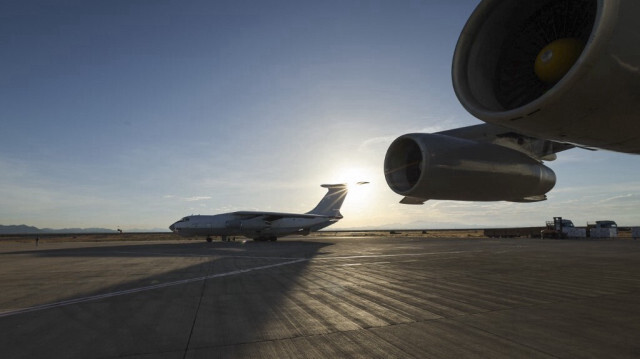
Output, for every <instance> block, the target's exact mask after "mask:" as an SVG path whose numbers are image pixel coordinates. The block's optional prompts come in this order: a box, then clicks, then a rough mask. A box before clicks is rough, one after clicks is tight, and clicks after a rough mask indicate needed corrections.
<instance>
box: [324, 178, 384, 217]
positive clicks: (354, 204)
mask: <svg viewBox="0 0 640 359" xmlns="http://www.w3.org/2000/svg"><path fill="white" fill-rule="evenodd" d="M374 176H375V173H374V170H373V169H368V168H360V167H348V168H342V169H339V170H338V171H336V172H335V174H334V175H333V176H331V178H332V183H346V184H347V188H348V190H349V192H348V194H347V198H346V200H345V203H344V205H343V209H344V211H345V213H346V212H347V211H349V212H361V211H363V210H364V209H366V208H367V207H368V206H370V205H371V193H372V190H371V185H370V184H369V181H371V179H372V178H374Z"/></svg>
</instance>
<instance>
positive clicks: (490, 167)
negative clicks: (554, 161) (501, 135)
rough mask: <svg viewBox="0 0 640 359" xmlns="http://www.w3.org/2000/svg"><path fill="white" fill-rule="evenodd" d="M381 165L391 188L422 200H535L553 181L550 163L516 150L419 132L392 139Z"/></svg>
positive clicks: (543, 193) (541, 195) (543, 196)
mask: <svg viewBox="0 0 640 359" xmlns="http://www.w3.org/2000/svg"><path fill="white" fill-rule="evenodd" d="M384 171H385V177H386V180H387V184H388V185H389V187H391V189H392V190H393V191H394V192H396V193H398V194H400V195H403V196H407V197H415V198H420V199H423V200H427V199H441V200H459V201H514V202H531V201H539V200H544V199H546V197H545V193H547V192H549V191H550V190H551V189H552V188H553V186H554V185H555V181H556V176H555V173H554V172H553V171H552V170H551V169H550V168H548V167H546V166H545V165H543V164H541V163H540V162H538V161H536V160H534V159H532V158H531V157H529V156H527V155H525V154H523V153H521V152H518V151H515V150H512V149H509V148H506V147H502V146H499V145H494V144H490V143H478V142H475V141H470V140H466V139H460V138H456V137H451V136H446V135H440V134H423V133H411V134H407V135H403V136H400V137H398V138H397V139H396V140H395V141H393V143H392V144H391V146H389V149H388V150H387V154H386V157H385V160H384Z"/></svg>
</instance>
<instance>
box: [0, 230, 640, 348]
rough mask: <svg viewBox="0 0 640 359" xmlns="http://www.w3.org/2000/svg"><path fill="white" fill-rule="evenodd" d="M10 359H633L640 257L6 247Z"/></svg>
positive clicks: (379, 247)
mask: <svg viewBox="0 0 640 359" xmlns="http://www.w3.org/2000/svg"><path fill="white" fill-rule="evenodd" d="M0 333H1V335H0V353H1V356H2V357H3V358H337V357H342V358H453V357H456V358H461V357H466V358H483V357H484V358H638V357H640V241H634V240H537V239H499V240H498V239H453V238H451V239H446V238H443V239H434V238H411V237H394V238H390V237H388V238H385V237H374V238H358V237H354V238H343V237H313V236H310V237H304V238H303V237H300V238H282V239H281V240H279V241H278V242H275V243H270V242H251V241H249V242H246V243H241V242H230V243H222V242H213V243H206V242H200V241H178V240H176V241H157V242H100V243H86V242H85V243H82V242H60V243H54V242H45V243H42V242H41V243H40V244H39V246H38V247H37V248H36V247H35V245H34V244H33V243H28V244H27V243H0Z"/></svg>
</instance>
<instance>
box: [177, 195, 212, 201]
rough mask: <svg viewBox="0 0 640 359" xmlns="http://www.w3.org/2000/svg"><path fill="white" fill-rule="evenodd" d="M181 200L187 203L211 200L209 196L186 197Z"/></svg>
mask: <svg viewBox="0 0 640 359" xmlns="http://www.w3.org/2000/svg"><path fill="white" fill-rule="evenodd" d="M182 199H183V200H185V201H187V202H195V201H204V200H207V199H211V196H193V197H186V198H182Z"/></svg>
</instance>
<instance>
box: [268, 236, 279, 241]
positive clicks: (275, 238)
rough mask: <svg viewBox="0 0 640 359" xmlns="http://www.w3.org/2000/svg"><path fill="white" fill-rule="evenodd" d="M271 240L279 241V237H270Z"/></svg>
mask: <svg viewBox="0 0 640 359" xmlns="http://www.w3.org/2000/svg"><path fill="white" fill-rule="evenodd" d="M269 240H270V241H271V242H275V241H277V240H278V237H269Z"/></svg>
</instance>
